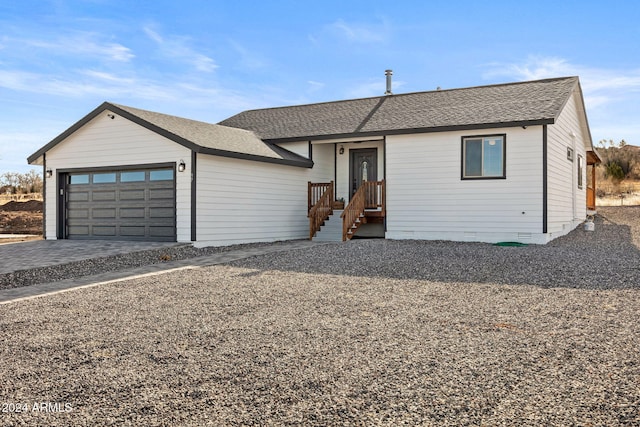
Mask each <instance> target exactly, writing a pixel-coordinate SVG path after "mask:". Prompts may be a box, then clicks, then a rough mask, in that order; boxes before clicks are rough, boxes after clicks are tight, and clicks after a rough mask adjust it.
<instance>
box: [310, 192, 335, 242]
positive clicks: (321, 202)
mask: <svg viewBox="0 0 640 427" xmlns="http://www.w3.org/2000/svg"><path fill="white" fill-rule="evenodd" d="M311 192H312V184H311V182H309V203H310V202H311V200H312V196H311ZM331 214H333V181H331V182H330V183H328V185H327V186H326V190H325V191H324V193H322V196H320V198H318V201H317V202H316V203H315V204H314V205H313V206H312V207H311V209H309V214H308V216H309V240H311V239H313V236H314V235H315V234H316V233H317V232H318V231H319V230H320V227H322V224H323V223H324V222H325V221H326V220H327V218H329V215H331Z"/></svg>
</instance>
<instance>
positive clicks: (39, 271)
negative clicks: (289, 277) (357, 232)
mask: <svg viewBox="0 0 640 427" xmlns="http://www.w3.org/2000/svg"><path fill="white" fill-rule="evenodd" d="M279 244H282V242H276V243H250V244H245V245H231V246H223V247H210V248H194V247H193V246H191V245H178V246H174V247H168V248H162V249H152V250H146V251H137V252H130V253H125V254H120V255H111V256H105V257H100V258H91V259H86V260H82V261H73V262H68V263H65V264H60V265H55V266H50V267H38V268H26V269H23V270H17V271H14V272H11V273H5V274H0V289H10V288H19V287H22V286H29V285H34V284H37V283H49V282H57V281H59V280H65V279H75V278H78V277H83V276H89V275H95V274H100V273H107V272H111V271H120V270H126V269H129V268H134V267H141V266H145V265H152V264H159V263H162V262H165V261H176V260H182V259H189V258H194V257H199V256H205V255H213V254H217V253H221V252H228V251H233V250H237V249H242V248H248V247H260V246H275V245H279Z"/></svg>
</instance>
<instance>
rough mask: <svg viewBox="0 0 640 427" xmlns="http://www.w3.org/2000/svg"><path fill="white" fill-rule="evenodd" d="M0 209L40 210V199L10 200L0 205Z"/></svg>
mask: <svg viewBox="0 0 640 427" xmlns="http://www.w3.org/2000/svg"><path fill="white" fill-rule="evenodd" d="M0 211H6V212H16V211H20V212H42V202H41V201H40V200H28V201H26V202H17V201H15V200H12V201H10V202H7V203H5V204H4V205H2V206H0Z"/></svg>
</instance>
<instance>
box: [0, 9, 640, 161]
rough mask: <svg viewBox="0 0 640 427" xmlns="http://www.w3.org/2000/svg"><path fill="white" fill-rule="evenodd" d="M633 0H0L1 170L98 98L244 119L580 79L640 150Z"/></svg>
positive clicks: (596, 113)
mask: <svg viewBox="0 0 640 427" xmlns="http://www.w3.org/2000/svg"><path fill="white" fill-rule="evenodd" d="M638 22H640V7H638V6H637V5H636V4H635V2H632V1H616V0H612V1H607V2H603V1H591V0H583V1H558V0H553V1H547V0H537V1H518V2H516V1H485V2H480V1H455V0H450V1H402V0H397V1H388V0H387V1H374V0H368V1H349V0H342V1H332V0H323V1H314V2H305V1H278V0H276V1H254V0H251V1H244V0H234V1H217V0H212V1H204V0H203V1H190V0H183V1H180V2H178V1H166V0H154V1H134V0H127V1H120V0H86V1H80V0H75V1H70V0H53V1H33V0H20V1H6V2H2V4H1V5H0V101H1V102H0V108H1V110H0V111H1V113H2V114H0V173H2V172H6V171H18V172H26V171H28V170H29V169H31V168H32V167H31V166H29V165H27V163H26V157H27V156H29V155H30V154H32V153H33V152H34V151H36V150H37V149H38V148H40V147H41V146H42V145H44V144H46V143H47V142H49V141H50V140H51V139H53V138H55V137H56V136H57V135H58V134H60V133H61V132H63V131H64V130H65V129H67V128H68V127H69V126H71V125H72V124H73V123H75V122H76V121H78V120H80V119H81V118H82V117H83V116H84V115H86V114H87V113H89V112H90V111H91V110H93V109H94V108H95V107H97V106H98V105H100V104H101V103H102V102H103V101H112V102H116V103H121V104H125V105H130V106H133V107H138V108H144V109H149V110H153V111H159V112H163V113H167V114H174V115H178V116H183V117H188V118H191V119H196V120H202V121H208V122H218V121H220V120H222V119H224V118H226V117H229V116H231V115H233V114H235V113H238V112H240V111H242V110H246V109H253V108H263V107H274V106H282V105H293V104H300V103H313V102H322V101H335V100H340V99H349V98H358V97H368V96H377V95H382V94H383V93H384V90H385V77H384V70H385V69H387V68H392V69H393V70H394V93H403V92H416V91H425V90H434V89H436V88H437V87H438V86H439V87H441V88H443V89H448V88H456V87H467V86H478V85H485V84H493V83H505V82H514V81H521V80H533V79H540V78H547V77H561V76H570V75H578V76H579V77H580V80H581V85H582V89H583V92H584V95H585V102H586V108H587V115H588V118H589V123H590V126H591V133H592V136H593V139H594V142H596V143H597V142H598V141H599V140H601V139H613V140H614V141H616V142H617V141H619V140H621V139H625V140H626V141H627V142H628V143H630V144H633V145H640V121H639V119H640V48H639V46H640V26H639V25H638Z"/></svg>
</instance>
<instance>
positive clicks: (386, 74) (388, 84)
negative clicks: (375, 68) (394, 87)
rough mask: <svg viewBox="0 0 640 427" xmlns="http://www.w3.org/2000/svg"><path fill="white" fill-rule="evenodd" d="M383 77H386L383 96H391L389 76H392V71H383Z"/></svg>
mask: <svg viewBox="0 0 640 427" xmlns="http://www.w3.org/2000/svg"><path fill="white" fill-rule="evenodd" d="M384 75H385V76H387V91H386V92H385V93H384V94H385V95H393V92H391V76H393V70H385V71H384Z"/></svg>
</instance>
